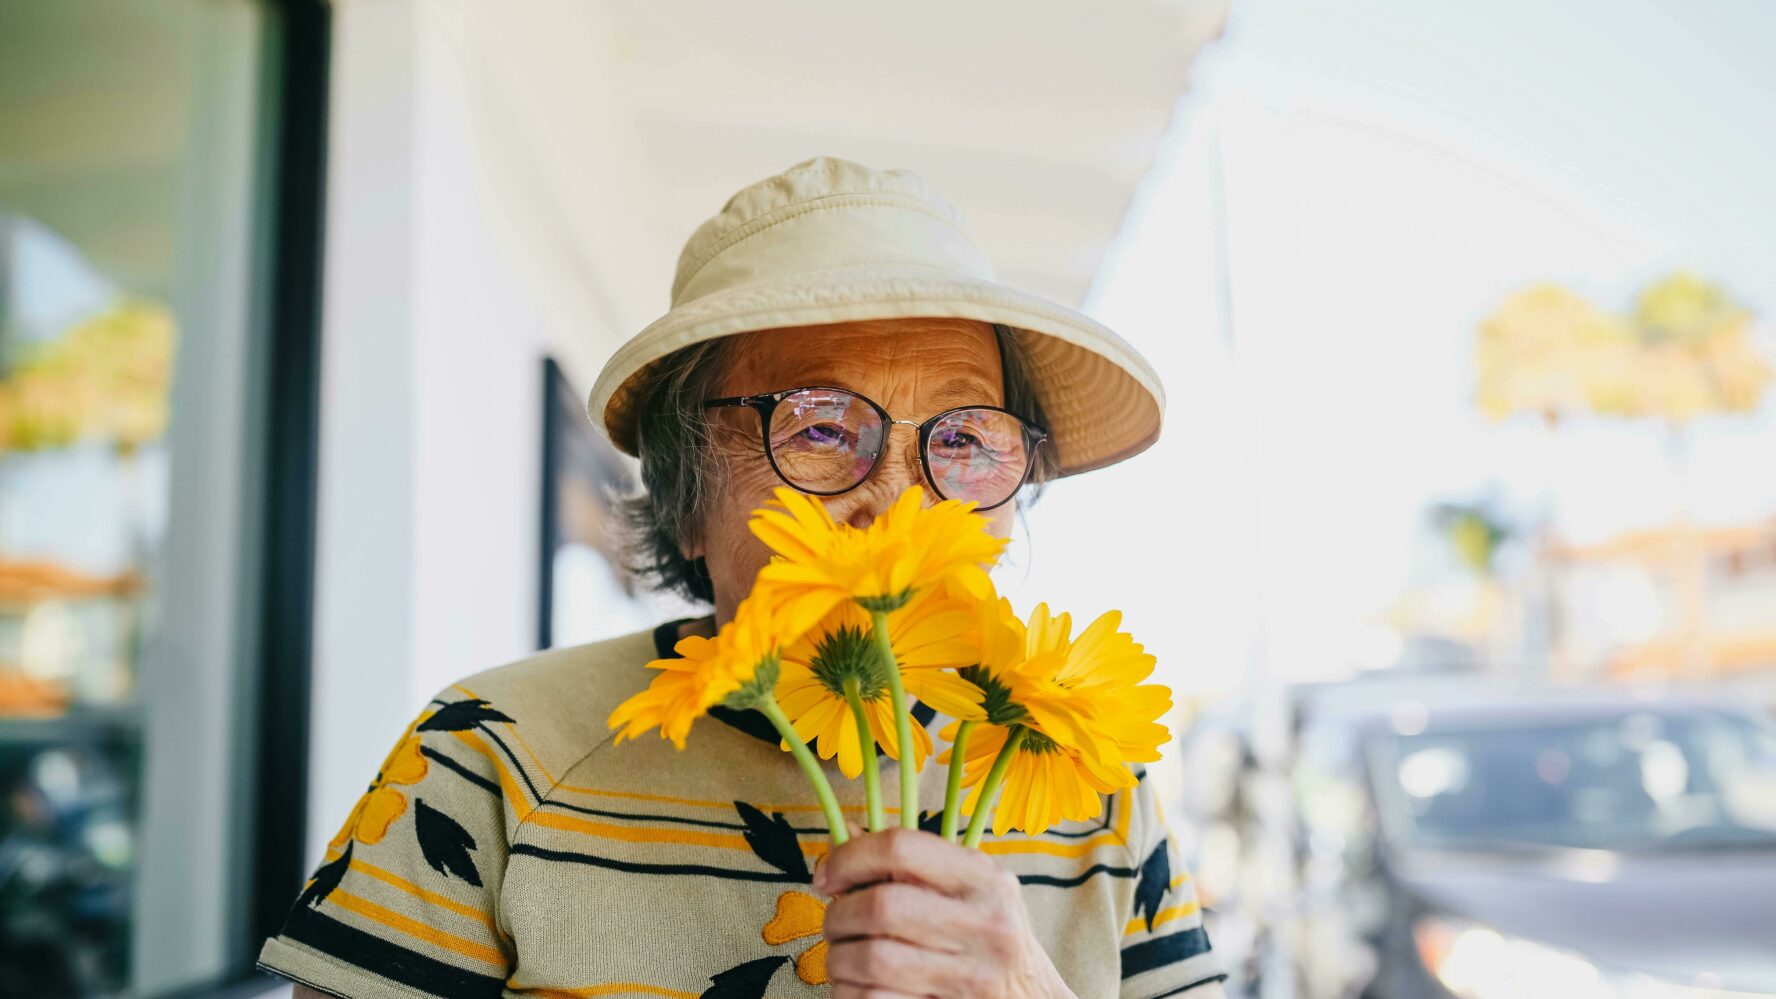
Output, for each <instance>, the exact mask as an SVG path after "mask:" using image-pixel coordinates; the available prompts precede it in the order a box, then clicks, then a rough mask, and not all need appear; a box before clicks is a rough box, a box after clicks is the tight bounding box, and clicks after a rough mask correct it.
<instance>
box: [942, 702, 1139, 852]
mask: <svg viewBox="0 0 1776 999" xmlns="http://www.w3.org/2000/svg"><path fill="white" fill-rule="evenodd" d="M955 727H956V725H955V724H952V725H951V726H950V727H949V728H947V729H945V730H944V732H943V735H944V737H945V738H954V737H955V731H954V730H955ZM1026 728H1027V727H1026ZM1011 732H1012V729H1011V728H1009V727H1004V726H999V725H986V726H981V727H980V728H978V729H977V730H976V731H975V733H974V735H973V736H971V737H970V738H969V740H968V745H967V747H966V749H965V751H964V753H963V768H964V769H963V771H962V785H963V786H964V787H967V788H968V789H969V791H968V796H967V797H966V798H965V799H963V802H962V812H963V814H966V815H973V814H974V812H975V809H976V808H977V807H979V805H980V795H981V785H982V783H983V782H984V780H985V778H986V776H987V771H989V770H990V769H992V766H993V760H994V759H995V758H996V757H997V756H998V755H999V750H1000V749H1001V748H1002V747H1003V746H1004V745H1005V740H1006V738H1008V737H1009V736H1010V734H1011ZM1134 784H1135V776H1134V774H1133V773H1131V772H1130V771H1129V769H1128V767H1126V766H1124V765H1122V764H1120V763H1119V764H1113V765H1105V764H1102V763H1098V762H1096V761H1094V760H1092V759H1091V758H1089V757H1087V756H1086V755H1085V754H1084V753H1081V752H1079V751H1078V750H1076V749H1071V748H1068V747H1065V746H1062V745H1060V744H1059V743H1056V742H1055V741H1054V740H1052V739H1050V738H1048V737H1047V736H1045V735H1043V734H1042V733H1041V732H1038V731H1036V730H1035V729H1030V728H1027V730H1026V731H1025V733H1024V740H1023V742H1022V743H1021V744H1020V745H1019V746H1018V748H1017V751H1016V753H1015V754H1014V755H1013V756H1012V759H1011V765H1010V767H1008V768H1007V770H1006V772H1005V778H1004V784H1003V785H1001V786H1002V788H1003V790H1002V791H1001V792H1000V796H999V802H998V804H997V806H996V807H995V808H994V809H993V835H995V836H1003V835H1005V834H1006V833H1007V832H1010V831H1011V830H1012V829H1022V830H1023V831H1024V832H1027V833H1029V834H1030V835H1032V836H1035V835H1038V834H1040V833H1041V832H1043V831H1044V830H1046V829H1047V828H1048V827H1049V826H1052V825H1054V824H1055V823H1057V822H1076V821H1081V820H1084V819H1091V818H1096V817H1097V816H1098V815H1099V814H1100V813H1102V812H1103V810H1104V799H1103V798H1102V797H1100V795H1105V794H1110V793H1112V792H1114V791H1116V790H1118V789H1120V788H1125V787H1133V786H1134Z"/></svg>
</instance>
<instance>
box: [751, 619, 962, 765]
mask: <svg viewBox="0 0 1776 999" xmlns="http://www.w3.org/2000/svg"><path fill="white" fill-rule="evenodd" d="M972 627H973V613H972V611H971V609H970V608H969V606H968V605H967V604H966V603H964V602H962V601H959V600H957V599H956V598H955V597H953V596H952V595H951V594H950V593H949V592H948V591H946V590H944V589H939V588H932V589H927V590H923V591H921V592H919V593H918V594H916V595H915V596H914V597H913V599H912V600H911V601H909V602H908V603H907V605H906V606H904V607H902V608H900V609H899V610H895V611H890V612H889V613H888V641H889V644H890V645H891V646H892V647H893V649H894V658H895V660H896V662H898V663H899V665H900V670H901V682H902V684H903V685H904V686H905V688H906V692H907V694H908V695H909V696H912V697H916V698H918V699H919V700H920V701H923V702H924V703H926V704H927V705H930V706H931V707H932V708H933V709H935V710H937V711H941V712H943V713H944V714H946V715H950V716H952V717H955V718H985V717H986V715H985V713H984V712H983V711H982V710H981V708H980V702H981V696H982V695H981V690H980V688H979V687H976V686H975V685H974V684H972V683H969V682H968V681H967V680H964V679H962V678H961V677H960V676H957V675H956V674H955V673H952V672H950V670H949V668H950V667H956V666H961V665H964V664H967V663H972V662H975V661H976V660H977V659H978V658H979V649H978V646H977V644H976V643H975V642H974V641H972V640H971V635H970V630H971V628H972ZM870 629H871V621H870V615H869V613H868V612H866V611H864V610H863V608H861V607H859V606H857V605H856V604H854V603H841V604H839V605H837V606H836V607H834V608H833V609H832V610H831V611H830V612H829V613H828V614H827V616H826V618H825V619H824V620H822V621H821V622H820V624H819V626H817V627H815V628H814V629H812V630H810V631H808V632H807V633H805V634H804V635H803V636H802V637H801V638H800V639H799V640H797V641H796V642H795V643H794V644H792V645H790V646H789V647H788V648H786V649H785V650H784V651H783V666H782V672H781V675H780V676H779V678H778V680H777V703H778V704H779V705H780V706H781V707H782V708H783V713H784V714H785V715H787V716H789V719H790V722H791V723H792V724H793V725H794V726H795V730H796V734H797V735H799V736H801V737H802V739H803V741H812V742H814V743H815V749H816V751H817V752H818V753H819V754H820V757H821V759H827V760H830V759H832V758H833V757H834V756H835V755H836V756H837V757H838V759H839V770H840V772H841V773H843V774H844V775H845V776H847V777H856V776H857V775H858V774H859V773H861V772H862V771H863V754H864V753H865V752H873V751H874V748H873V747H870V748H869V749H867V750H866V748H865V747H864V746H863V745H862V743H861V742H860V741H859V739H858V737H857V725H856V723H855V722H854V721H853V719H852V716H851V709H850V705H849V704H848V702H847V701H846V699H845V681H846V680H847V679H853V680H856V681H857V687H858V696H859V698H860V699H861V700H862V701H863V704H864V714H865V716H866V717H867V718H868V720H869V727H870V731H871V734H872V735H873V736H874V739H875V742H876V744H879V745H880V746H881V747H882V748H883V750H884V751H886V752H887V754H888V755H889V756H890V757H892V758H894V759H897V760H898V759H900V741H899V739H898V738H897V737H896V735H895V725H894V709H893V705H892V702H891V701H890V699H889V697H888V686H887V679H886V677H885V675H884V674H883V668H884V664H883V663H882V661H881V657H880V654H879V652H878V651H877V649H876V646H875V643H874V641H873V639H872V635H871V630H870ZM912 734H913V768H914V769H915V770H918V769H923V767H924V765H925V758H926V757H927V756H929V755H931V748H932V747H931V736H930V734H929V733H927V732H926V731H925V729H924V728H923V727H922V726H919V725H914V726H913V727H912Z"/></svg>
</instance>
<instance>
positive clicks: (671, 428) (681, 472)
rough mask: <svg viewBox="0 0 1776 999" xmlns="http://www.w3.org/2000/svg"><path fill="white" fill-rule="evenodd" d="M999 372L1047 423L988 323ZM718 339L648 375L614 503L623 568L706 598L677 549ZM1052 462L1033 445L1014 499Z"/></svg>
mask: <svg viewBox="0 0 1776 999" xmlns="http://www.w3.org/2000/svg"><path fill="white" fill-rule="evenodd" d="M993 333H994V335H995V337H996V338H997V339H998V341H999V360H1000V366H1001V369H1002V370H1003V371H1004V391H1005V408H1006V409H1009V410H1011V411H1012V412H1013V413H1015V414H1017V415H1018V416H1019V417H1020V418H1022V419H1024V420H1027V421H1029V422H1030V423H1034V424H1036V425H1037V426H1040V427H1047V426H1048V420H1047V418H1046V415H1045V414H1044V412H1043V409H1042V400H1041V399H1039V398H1038V397H1037V394H1036V385H1035V383H1034V382H1033V381H1032V380H1031V377H1030V368H1029V358H1028V355H1027V352H1026V351H1025V349H1024V346H1023V344H1022V343H1021V342H1020V341H1019V340H1018V338H1017V334H1016V333H1013V332H1012V331H1011V329H1009V328H1008V327H1006V326H1003V325H1001V324H999V323H994V324H993ZM732 343H733V339H732V338H731V337H724V338H720V339H716V340H711V341H708V342H706V343H700V344H696V345H693V346H690V347H686V348H684V349H682V350H679V351H676V352H674V353H672V354H669V355H667V356H666V357H664V358H662V359H661V360H660V361H659V362H657V364H656V365H655V369H654V370H653V371H652V372H650V373H649V376H648V377H649V382H648V385H647V387H646V389H645V390H644V391H643V393H642V401H641V411H640V413H639V414H638V419H637V433H636V451H637V453H638V455H639V456H640V458H641V492H639V493H637V494H636V495H633V496H630V497H627V498H625V499H623V500H622V501H621V502H620V505H619V512H620V514H621V517H622V522H623V524H624V525H625V527H626V529H627V530H626V533H627V538H626V544H625V549H626V551H627V555H628V558H627V561H628V563H629V565H628V568H629V569H630V571H632V572H634V573H636V574H637V575H638V576H640V577H642V578H643V579H645V580H647V581H649V582H650V583H651V584H652V586H653V587H654V588H655V589H660V590H670V591H674V592H677V593H679V594H681V595H683V596H685V597H687V598H689V599H691V600H695V601H698V602H701V603H713V602H714V600H715V588H714V585H713V584H712V583H711V582H710V579H709V566H708V565H707V564H706V563H705V562H704V560H703V559H701V558H695V559H691V558H686V557H685V555H684V549H685V548H686V547H689V546H690V545H693V544H695V543H696V542H697V541H698V540H699V538H698V536H697V532H698V531H699V530H700V529H701V527H702V523H703V516H704V514H705V512H706V511H707V509H708V504H709V499H710V496H711V488H712V486H713V480H714V477H715V476H714V473H715V471H716V470H715V468H714V457H715V453H716V452H715V449H714V446H713V445H714V440H713V436H712V433H711V424H710V422H709V417H708V414H707V412H706V411H705V410H704V408H703V401H704V400H705V399H708V398H710V397H711V396H712V395H714V394H715V388H716V382H717V381H718V380H719V379H720V378H721V374H722V370H723V368H724V367H725V365H726V364H727V360H728V356H729V354H730V353H731V351H732V346H731V345H732ZM1058 468H1059V466H1058V464H1057V462H1056V461H1055V456H1054V449H1053V445H1052V444H1047V445H1044V446H1040V447H1038V448H1036V451H1035V453H1034V454H1032V455H1031V458H1030V477H1029V479H1028V480H1027V482H1026V486H1025V488H1024V490H1023V491H1022V493H1021V494H1020V495H1019V497H1018V499H1017V502H1018V503H1019V504H1023V505H1027V504H1028V503H1030V502H1033V501H1034V500H1035V499H1036V497H1037V496H1038V495H1040V493H1041V489H1042V483H1044V482H1047V481H1048V480H1050V479H1052V478H1054V476H1055V473H1056V471H1057V470H1058Z"/></svg>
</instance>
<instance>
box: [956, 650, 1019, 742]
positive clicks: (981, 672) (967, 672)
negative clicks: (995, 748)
mask: <svg viewBox="0 0 1776 999" xmlns="http://www.w3.org/2000/svg"><path fill="white" fill-rule="evenodd" d="M956 672H958V673H960V674H961V675H962V679H964V680H967V681H968V682H969V683H972V684H974V685H975V686H976V687H979V688H980V689H981V690H982V691H983V692H985V693H986V695H987V696H986V698H985V699H984V700H983V701H981V709H982V710H984V711H986V713H987V721H988V723H989V724H993V725H1010V724H1011V723H1013V722H1019V721H1023V720H1024V719H1025V718H1028V717H1029V716H1030V712H1028V711H1025V710H1024V706H1023V705H1021V704H1018V703H1016V702H1015V701H1013V700H1012V699H1011V688H1010V687H1007V686H1006V685H1005V684H1003V683H1000V682H999V678H998V677H995V676H994V675H993V674H992V672H991V671H990V670H988V669H987V668H986V667H984V666H965V667H963V668H962V669H959V670H957V671H956ZM1032 734H1034V733H1032Z"/></svg>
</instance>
